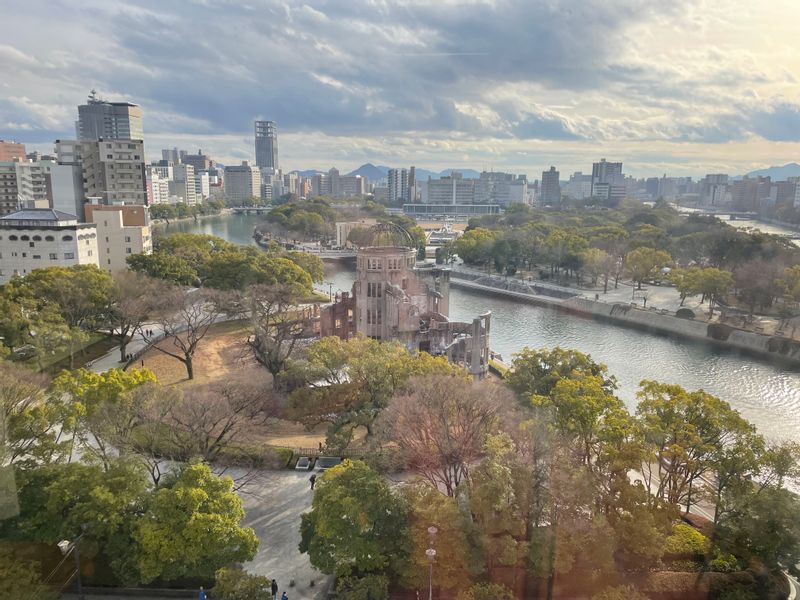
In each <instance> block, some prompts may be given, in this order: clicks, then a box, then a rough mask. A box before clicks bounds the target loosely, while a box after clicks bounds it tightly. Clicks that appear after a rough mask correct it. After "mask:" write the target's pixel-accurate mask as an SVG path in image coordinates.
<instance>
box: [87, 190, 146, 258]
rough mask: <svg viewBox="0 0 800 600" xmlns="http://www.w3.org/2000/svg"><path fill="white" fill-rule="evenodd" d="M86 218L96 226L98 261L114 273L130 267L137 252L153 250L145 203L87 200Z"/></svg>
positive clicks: (144, 252) (142, 252)
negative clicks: (130, 262) (115, 204)
mask: <svg viewBox="0 0 800 600" xmlns="http://www.w3.org/2000/svg"><path fill="white" fill-rule="evenodd" d="M85 210H86V222H87V223H94V224H95V225H96V226H97V251H98V263H99V266H100V268H101V269H106V270H107V271H111V272H112V273H116V272H119V271H124V270H125V269H127V268H128V262H127V259H128V257H129V256H133V255H134V254H152V252H153V238H152V234H151V231H150V215H149V213H148V211H147V207H146V206H132V205H127V206H106V205H103V204H87V205H86V206H85Z"/></svg>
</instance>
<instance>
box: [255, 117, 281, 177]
mask: <svg viewBox="0 0 800 600" xmlns="http://www.w3.org/2000/svg"><path fill="white" fill-rule="evenodd" d="M255 134H256V166H257V167H259V168H270V169H277V168H278V127H277V126H276V125H275V122H274V121H256V124H255Z"/></svg>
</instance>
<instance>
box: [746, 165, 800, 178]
mask: <svg viewBox="0 0 800 600" xmlns="http://www.w3.org/2000/svg"><path fill="white" fill-rule="evenodd" d="M747 177H771V178H772V181H786V178H787V177H800V165H799V164H797V163H796V162H792V163H787V164H785V165H783V166H774V167H769V168H768V169H758V170H757V171H751V172H750V173H748V174H747Z"/></svg>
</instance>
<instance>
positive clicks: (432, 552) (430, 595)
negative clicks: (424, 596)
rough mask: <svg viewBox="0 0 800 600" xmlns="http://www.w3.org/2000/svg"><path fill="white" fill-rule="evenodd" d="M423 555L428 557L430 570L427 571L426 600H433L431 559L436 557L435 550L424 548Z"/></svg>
mask: <svg viewBox="0 0 800 600" xmlns="http://www.w3.org/2000/svg"><path fill="white" fill-rule="evenodd" d="M425 556H427V557H428V563H429V564H430V570H429V572H428V600H433V559H434V558H435V557H436V550H434V549H433V548H428V549H427V550H425Z"/></svg>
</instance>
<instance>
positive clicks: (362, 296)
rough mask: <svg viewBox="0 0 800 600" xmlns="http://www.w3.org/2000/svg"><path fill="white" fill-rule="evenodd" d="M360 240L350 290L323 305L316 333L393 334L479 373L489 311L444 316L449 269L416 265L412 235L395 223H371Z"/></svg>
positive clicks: (483, 367) (485, 357)
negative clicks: (468, 317) (460, 318)
mask: <svg viewBox="0 0 800 600" xmlns="http://www.w3.org/2000/svg"><path fill="white" fill-rule="evenodd" d="M362 244H363V245H362V246H361V247H360V248H359V249H358V253H357V257H356V280H355V282H354V283H353V289H352V292H351V293H346V292H345V293H343V294H341V295H339V296H337V298H336V301H335V302H334V303H333V304H332V305H330V306H328V307H326V308H325V309H324V310H323V312H322V314H321V321H320V333H321V335H322V336H328V335H336V336H338V337H340V338H342V339H348V338H349V337H352V336H353V335H356V334H358V333H362V334H364V335H366V336H368V337H371V338H373V339H376V340H397V341H399V342H401V343H402V344H404V345H405V346H406V347H407V348H408V349H409V350H421V351H424V352H428V353H430V354H432V355H434V356H437V355H444V356H447V357H448V358H449V359H450V360H451V361H452V362H455V363H459V364H462V365H464V366H465V367H466V368H467V369H468V370H469V372H470V373H471V374H472V375H473V376H475V377H482V376H483V375H485V374H486V372H487V370H488V367H489V328H490V321H491V313H488V312H487V313H486V314H484V315H480V316H477V317H475V318H474V319H473V320H472V323H460V322H453V321H450V320H449V319H448V314H449V308H450V302H449V299H450V270H449V269H447V268H444V267H441V266H439V265H428V264H425V265H423V266H420V267H417V266H416V255H417V251H416V249H415V248H414V243H413V240H412V239H411V236H410V235H409V234H408V232H407V231H406V230H404V229H402V228H401V227H398V226H396V225H392V224H388V223H381V224H378V225H374V226H373V227H371V228H370V229H369V235H367V236H365V240H364V241H363V242H362Z"/></svg>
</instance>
